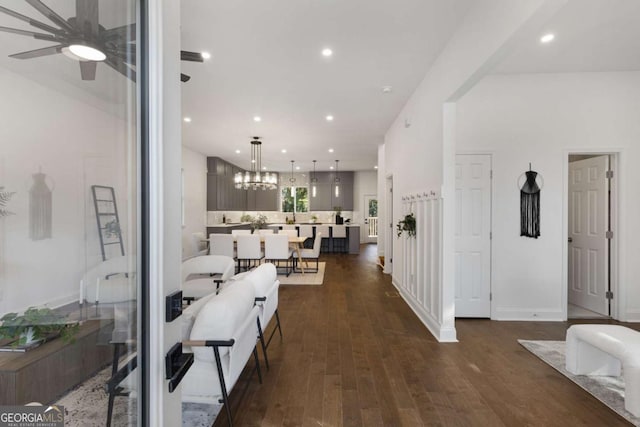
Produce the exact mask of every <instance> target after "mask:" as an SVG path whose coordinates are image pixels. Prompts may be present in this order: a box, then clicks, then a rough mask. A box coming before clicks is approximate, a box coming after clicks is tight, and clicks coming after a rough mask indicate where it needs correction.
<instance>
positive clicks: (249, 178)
mask: <svg viewBox="0 0 640 427" xmlns="http://www.w3.org/2000/svg"><path fill="white" fill-rule="evenodd" d="M261 171H262V142H261V141H260V137H258V136H254V137H253V139H252V140H251V170H250V171H246V172H244V173H242V172H238V173H236V174H235V176H234V183H235V186H236V188H237V189H238V190H250V189H251V190H258V189H262V190H275V189H276V188H278V178H277V177H276V174H275V173H269V172H261Z"/></svg>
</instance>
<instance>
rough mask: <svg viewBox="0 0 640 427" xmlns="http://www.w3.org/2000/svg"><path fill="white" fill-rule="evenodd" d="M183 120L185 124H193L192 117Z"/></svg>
mask: <svg viewBox="0 0 640 427" xmlns="http://www.w3.org/2000/svg"><path fill="white" fill-rule="evenodd" d="M183 120H184V121H185V123H191V117H185V118H184V119H183Z"/></svg>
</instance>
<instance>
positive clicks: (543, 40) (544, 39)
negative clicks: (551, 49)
mask: <svg viewBox="0 0 640 427" xmlns="http://www.w3.org/2000/svg"><path fill="white" fill-rule="evenodd" d="M555 38H556V36H555V34H551V33H549V34H545V35H544V36H542V37H540V42H541V43H550V42H552V41H553V39H555Z"/></svg>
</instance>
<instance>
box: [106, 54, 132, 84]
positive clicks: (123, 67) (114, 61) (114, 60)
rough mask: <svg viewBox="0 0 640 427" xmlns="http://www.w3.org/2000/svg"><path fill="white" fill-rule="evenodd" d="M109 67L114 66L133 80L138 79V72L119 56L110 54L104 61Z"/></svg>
mask: <svg viewBox="0 0 640 427" xmlns="http://www.w3.org/2000/svg"><path fill="white" fill-rule="evenodd" d="M104 62H105V63H106V64H107V65H108V66H109V67H111V68H113V69H114V70H116V71H117V72H119V73H120V74H122V75H123V76H125V77H127V78H128V79H130V80H131V81H132V82H135V81H136V72H135V71H134V70H132V69H131V68H130V67H129V66H128V65H127V64H125V63H124V61H123V60H122V59H120V58H118V57H117V56H109V57H107V59H106V60H105V61H104Z"/></svg>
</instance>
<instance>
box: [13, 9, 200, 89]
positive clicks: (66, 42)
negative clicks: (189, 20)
mask: <svg viewBox="0 0 640 427" xmlns="http://www.w3.org/2000/svg"><path fill="white" fill-rule="evenodd" d="M26 2H27V3H29V4H30V5H31V6H32V7H33V8H34V9H36V10H37V11H38V12H40V13H41V14H42V15H44V16H45V17H46V18H48V19H49V21H51V22H52V23H53V24H55V26H52V25H49V24H45V23H44V22H40V21H38V20H36V19H33V18H30V17H28V16H25V15H22V14H20V13H18V12H15V11H13V10H10V9H7V8H6V7H2V6H0V12H2V13H4V14H7V15H9V16H12V17H14V18H17V19H19V20H21V21H24V22H26V23H28V24H29V25H31V26H32V27H35V28H38V29H39V30H42V31H45V32H33V31H25V30H20V29H17V28H9V27H2V26H0V31H2V32H6V33H12V34H18V35H22V36H27V37H32V38H34V39H37V40H44V41H49V42H54V43H56V44H55V45H53V46H48V47H43V48H41V49H35V50H30V51H26V52H20V53H15V54H13V55H9V57H11V58H16V59H32V58H38V57H41V56H47V55H54V54H58V53H63V54H64V55H66V56H68V57H70V58H73V59H76V60H78V61H79V64H80V75H81V76H82V80H95V78H96V68H97V66H98V62H104V63H105V64H107V65H108V66H109V67H111V68H113V69H114V70H116V71H117V72H119V73H120V74H122V75H124V76H126V77H127V78H129V79H131V80H132V81H135V80H136V72H135V61H136V45H135V40H136V24H128V25H123V26H121V27H115V28H110V29H106V28H104V27H103V26H102V25H100V23H99V20H98V0H76V16H74V17H71V18H69V19H64V18H63V17H61V16H60V15H58V14H57V13H56V12H54V11H53V10H52V9H50V8H49V7H48V6H47V5H45V4H44V3H43V2H42V1H41V0H26ZM180 59H181V60H183V61H193V62H204V57H203V56H202V54H201V53H198V52H188V51H184V50H182V51H180ZM190 79H191V77H190V76H188V75H186V74H182V73H181V74H180V80H181V81H182V82H187V81H189V80H190Z"/></svg>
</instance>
